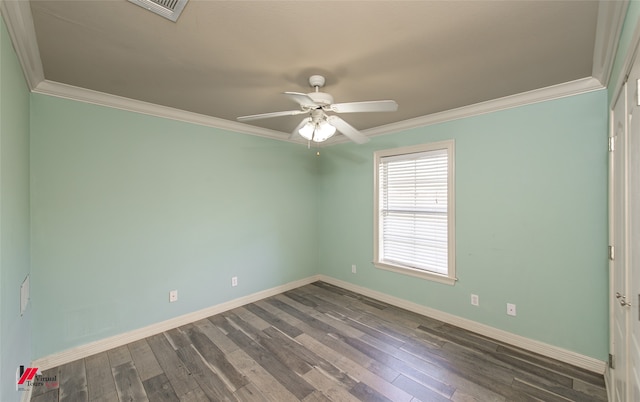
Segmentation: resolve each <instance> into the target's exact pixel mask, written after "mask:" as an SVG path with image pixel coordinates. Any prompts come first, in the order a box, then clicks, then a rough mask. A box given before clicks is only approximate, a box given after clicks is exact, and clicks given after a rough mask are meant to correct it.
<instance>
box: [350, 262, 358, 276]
mask: <svg viewBox="0 0 640 402" xmlns="http://www.w3.org/2000/svg"><path fill="white" fill-rule="evenodd" d="M356 272H357V270H356V264H353V265H351V273H352V274H355V273H356Z"/></svg>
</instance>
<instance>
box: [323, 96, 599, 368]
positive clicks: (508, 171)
mask: <svg viewBox="0 0 640 402" xmlns="http://www.w3.org/2000/svg"><path fill="white" fill-rule="evenodd" d="M606 107H607V92H606V91H605V90H601V91H597V92H591V93H588V94H582V95H578V96H573V97H569V98H563V99H559V100H554V101H549V102H543V103H538V104H533V105H528V106H524V107H518V108H514V109H510V110H505V111H500V112H496V113H491V114H486V115H481V116H476V117H471V118H466V119H461V120H456V121H451V122H448V123H443V124H437V125H432V126H427V127H422V128H417V129H413V130H409V131H406V132H402V133H398V134H394V135H387V136H381V137H376V138H374V139H373V140H372V141H371V142H370V143H368V144H366V145H354V144H341V145H336V146H333V147H330V148H327V149H326V150H324V151H323V152H322V156H321V165H320V171H319V175H320V180H319V212H320V217H321V219H319V235H320V253H319V256H320V257H319V258H320V260H319V261H320V264H319V267H320V271H321V272H322V273H324V274H326V275H329V276H332V277H335V278H337V279H340V280H344V281H348V282H351V283H354V284H357V285H360V286H364V287H367V288H370V289H373V290H377V291H380V292H384V293H386V294H390V295H393V296H396V297H400V298H403V299H406V300H408V301H411V302H415V303H418V304H421V305H424V306H428V307H431V308H434V309H437V310H440V311H443V312H446V313H450V314H453V315H456V316H460V317H464V318H467V319H470V320H473V321H477V322H479V323H482V324H486V325H489V326H492V327H495V328H498V329H502V330H505V331H508V332H511V333H515V334H518V335H521V336H524V337H527V338H531V339H535V340H538V341H542V342H545V343H548V344H551V345H555V346H558V347H561V348H565V349H568V350H572V351H575V352H577V353H580V354H584V355H587V356H591V357H594V358H596V359H600V360H605V358H606V356H607V353H608V352H607V350H608V329H607V328H608V308H607V291H608V274H607V259H606V247H607V152H606V137H607V114H606ZM451 138H452V139H455V142H456V143H455V146H456V155H455V156H456V166H455V169H456V188H455V191H456V235H457V242H456V247H457V252H456V259H457V277H458V279H459V281H458V282H457V283H456V285H455V286H448V285H443V284H439V283H434V282H430V281H427V280H421V279H417V278H415V277H411V276H405V275H401V274H396V273H392V272H389V271H384V270H379V269H376V268H375V267H374V266H373V265H372V264H371V261H372V258H373V224H372V222H373V152H374V151H376V150H379V149H387V148H394V147H399V146H405V145H412V144H419V143H425V142H431V141H440V140H444V139H451ZM351 264H356V265H357V268H358V273H357V274H355V275H354V274H352V273H351ZM471 293H474V294H477V295H479V296H480V306H479V307H474V306H472V305H471V304H470V295H471ZM508 302H509V303H515V304H516V305H517V313H518V315H517V317H509V316H507V315H506V303H508Z"/></svg>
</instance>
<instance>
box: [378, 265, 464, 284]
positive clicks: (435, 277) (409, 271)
mask: <svg viewBox="0 0 640 402" xmlns="http://www.w3.org/2000/svg"><path fill="white" fill-rule="evenodd" d="M373 265H374V266H375V267H376V268H378V269H384V270H386V271H391V272H396V273H398V274H403V275H409V276H415V277H418V278H421V279H426V280H429V281H433V282H439V283H444V284H445V285H450V286H453V285H455V284H456V281H457V280H458V279H457V278H453V277H450V276H446V275H439V274H436V273H433V272H427V271H422V270H419V269H413V268H407V267H401V266H398V265H390V264H384V263H381V262H374V263H373Z"/></svg>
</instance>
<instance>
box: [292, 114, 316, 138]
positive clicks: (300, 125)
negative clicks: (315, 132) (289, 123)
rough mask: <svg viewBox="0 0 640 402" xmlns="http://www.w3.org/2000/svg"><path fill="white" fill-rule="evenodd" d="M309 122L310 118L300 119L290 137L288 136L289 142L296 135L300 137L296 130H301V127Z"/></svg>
mask: <svg viewBox="0 0 640 402" xmlns="http://www.w3.org/2000/svg"><path fill="white" fill-rule="evenodd" d="M310 121H311V117H306V118H304V119H302V121H301V122H300V124H298V125H297V126H296V128H294V129H293V131H292V132H291V135H290V136H289V139H290V140H291V139H293V138H295V136H296V135H300V133H299V132H298V130H300V129H301V128H302V126H304V125H305V124H307V123H309V122H310Z"/></svg>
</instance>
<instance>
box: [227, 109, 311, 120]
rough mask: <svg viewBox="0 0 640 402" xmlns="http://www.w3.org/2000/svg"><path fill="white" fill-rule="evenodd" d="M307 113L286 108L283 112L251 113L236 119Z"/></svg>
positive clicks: (255, 118) (256, 118)
mask: <svg viewBox="0 0 640 402" xmlns="http://www.w3.org/2000/svg"><path fill="white" fill-rule="evenodd" d="M302 113H307V112H305V111H304V110H287V111H285V112H272V113H261V114H252V115H250V116H240V117H238V121H250V120H258V119H268V118H271V117H280V116H295V115H297V114H302Z"/></svg>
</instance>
